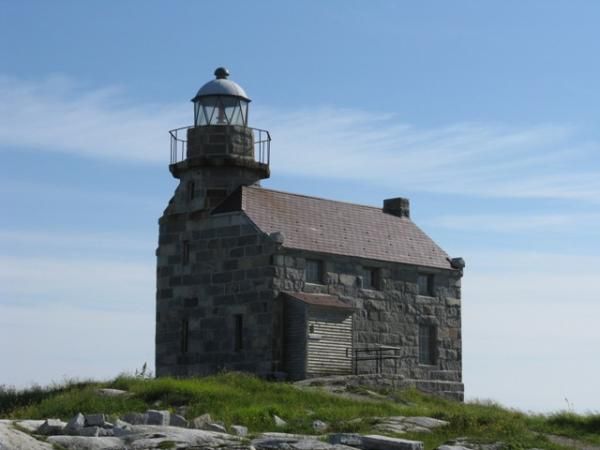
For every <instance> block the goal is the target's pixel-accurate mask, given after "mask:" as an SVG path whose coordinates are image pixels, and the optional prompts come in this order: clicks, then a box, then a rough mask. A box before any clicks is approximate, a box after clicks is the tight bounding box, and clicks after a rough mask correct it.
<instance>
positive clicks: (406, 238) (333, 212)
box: [213, 186, 451, 269]
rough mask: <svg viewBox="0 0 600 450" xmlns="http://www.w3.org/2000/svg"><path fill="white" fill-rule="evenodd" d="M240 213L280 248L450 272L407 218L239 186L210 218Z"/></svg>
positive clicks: (437, 249)
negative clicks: (279, 237)
mask: <svg viewBox="0 0 600 450" xmlns="http://www.w3.org/2000/svg"><path fill="white" fill-rule="evenodd" d="M236 210H241V211H244V212H245V213H246V215H247V216H248V217H249V218H250V220H252V221H253V222H254V223H255V224H256V225H257V226H258V228H259V229H261V230H262V231H263V232H265V233H267V234H270V233H274V232H280V233H282V234H283V236H284V241H283V246H284V247H287V248H293V249H300V250H307V251H312V252H319V253H331V254H336V255H346V256H354V257H359V258H367V259H372V260H380V261H390V262H398V263H405V264H415V265H419V266H425V267H436V268H442V269H451V266H450V262H449V260H448V255H447V254H446V253H445V252H444V251H443V250H442V249H441V248H440V247H439V246H438V245H437V244H436V243H435V242H433V240H432V239H431V238H430V237H429V236H427V235H426V234H425V233H424V232H423V231H422V230H421V229H420V228H419V227H417V226H416V225H415V224H414V223H413V222H412V221H411V220H410V219H409V218H407V217H398V216H395V215H392V214H389V213H385V212H383V209H381V208H376V207H373V206H364V205H356V204H353V203H345V202H340V201H335V200H327V199H323V198H317V197H309V196H306V195H298V194H290V193H288V192H281V191H275V190H271V189H264V188H260V187H249V186H242V187H240V188H239V189H238V190H237V191H235V192H234V193H232V194H231V196H230V197H229V198H228V199H226V200H225V201H224V202H223V203H222V204H221V205H220V206H219V207H218V208H216V209H215V211H214V212H213V214H216V213H221V212H228V211H236Z"/></svg>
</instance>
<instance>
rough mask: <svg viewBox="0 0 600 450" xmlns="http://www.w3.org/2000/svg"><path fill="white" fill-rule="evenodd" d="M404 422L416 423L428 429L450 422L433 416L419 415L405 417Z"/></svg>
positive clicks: (443, 425)
mask: <svg viewBox="0 0 600 450" xmlns="http://www.w3.org/2000/svg"><path fill="white" fill-rule="evenodd" d="M404 422H406V423H410V424H413V425H416V426H418V427H423V428H429V429H432V428H438V427H445V426H446V425H449V424H450V422H446V421H445V420H440V419H434V418H433V417H420V416H416V417H405V418H404Z"/></svg>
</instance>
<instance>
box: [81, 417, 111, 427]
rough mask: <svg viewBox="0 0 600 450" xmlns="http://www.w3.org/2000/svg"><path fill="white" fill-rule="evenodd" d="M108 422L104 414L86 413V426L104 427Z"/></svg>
mask: <svg viewBox="0 0 600 450" xmlns="http://www.w3.org/2000/svg"><path fill="white" fill-rule="evenodd" d="M105 423H106V416H105V415H104V414H86V415H85V426H86V427H103V426H104V424H105Z"/></svg>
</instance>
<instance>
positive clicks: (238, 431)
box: [229, 425, 248, 437]
mask: <svg viewBox="0 0 600 450" xmlns="http://www.w3.org/2000/svg"><path fill="white" fill-rule="evenodd" d="M229 429H230V430H231V431H232V432H233V434H235V435H236V436H240V437H246V436H248V428H247V427H245V426H243V425H231V426H230V427H229Z"/></svg>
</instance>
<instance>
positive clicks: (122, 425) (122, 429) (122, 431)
mask: <svg viewBox="0 0 600 450" xmlns="http://www.w3.org/2000/svg"><path fill="white" fill-rule="evenodd" d="M131 430H132V428H131V424H129V423H127V422H125V421H123V420H121V419H117V420H115V426H114V427H113V429H112V431H113V434H114V435H115V436H119V437H120V436H127V435H128V434H130V433H131Z"/></svg>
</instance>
